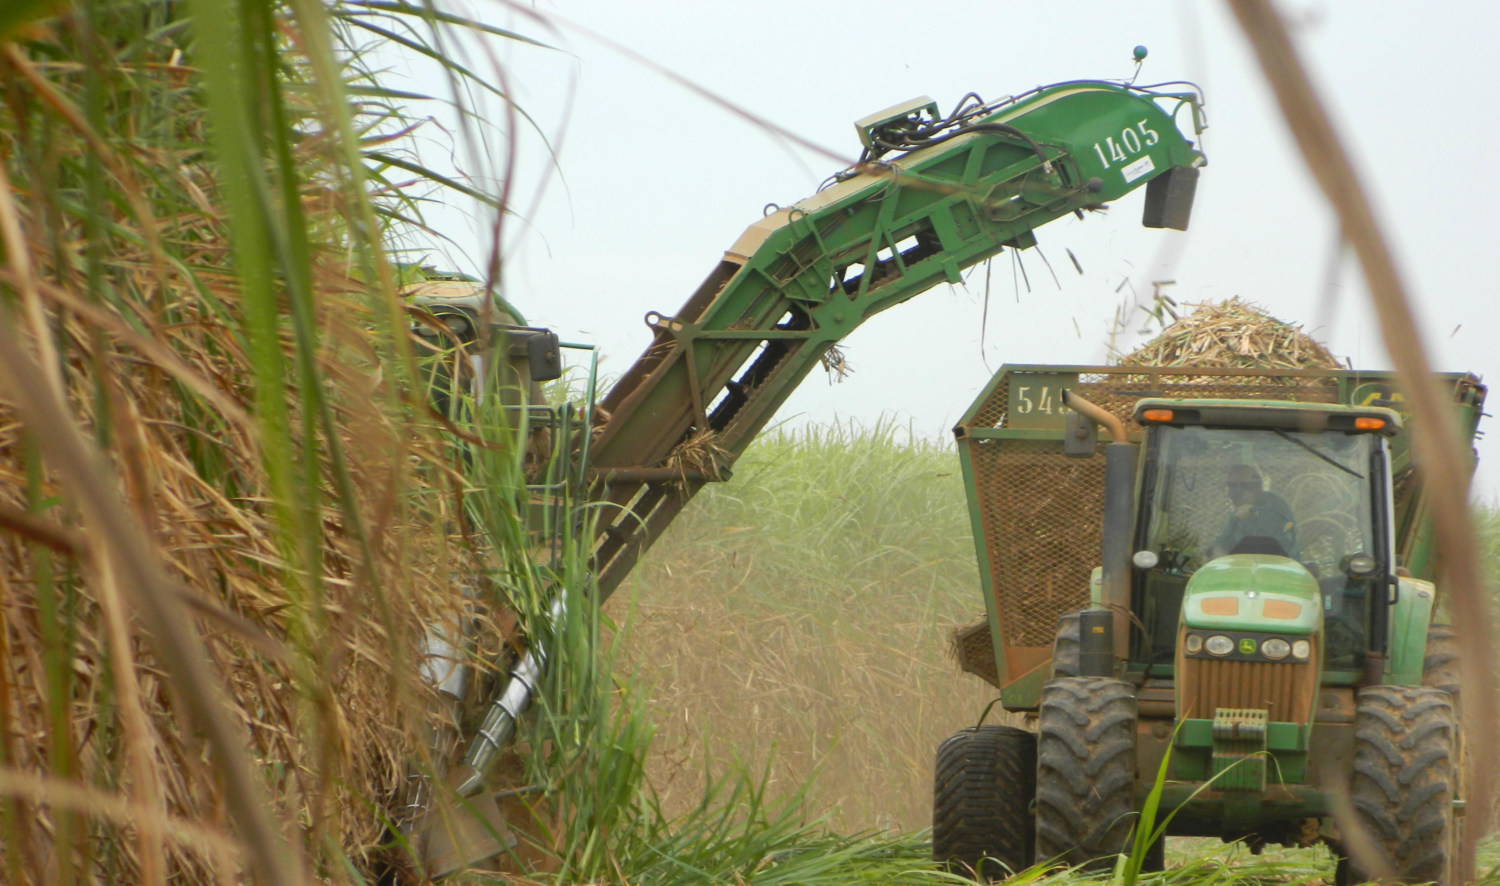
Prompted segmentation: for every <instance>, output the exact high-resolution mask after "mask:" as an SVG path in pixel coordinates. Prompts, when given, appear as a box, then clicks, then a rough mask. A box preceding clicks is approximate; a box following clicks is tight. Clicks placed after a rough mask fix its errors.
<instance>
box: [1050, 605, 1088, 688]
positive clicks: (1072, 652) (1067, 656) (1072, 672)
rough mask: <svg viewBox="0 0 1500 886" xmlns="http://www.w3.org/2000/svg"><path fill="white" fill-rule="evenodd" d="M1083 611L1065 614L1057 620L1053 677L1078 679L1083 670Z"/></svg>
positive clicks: (1053, 650) (1053, 653)
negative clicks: (1081, 625) (1081, 624)
mask: <svg viewBox="0 0 1500 886" xmlns="http://www.w3.org/2000/svg"><path fill="white" fill-rule="evenodd" d="M1081 615H1082V613H1081V611H1080V610H1077V609H1075V610H1073V611H1072V612H1064V613H1063V614H1062V616H1061V617H1059V618H1058V619H1057V637H1056V638H1055V639H1054V640H1053V641H1052V676H1053V677H1054V678H1057V677H1076V676H1078V672H1079V671H1081V670H1083V667H1082V665H1081V664H1080V663H1079V662H1080V660H1081V655H1082V652H1081V648H1082V647H1081V643H1082V640H1081V637H1082V631H1083V629H1082V628H1081V627H1080V623H1081Z"/></svg>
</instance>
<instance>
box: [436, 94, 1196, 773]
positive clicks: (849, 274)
mask: <svg viewBox="0 0 1500 886" xmlns="http://www.w3.org/2000/svg"><path fill="white" fill-rule="evenodd" d="M1172 86H1177V84H1166V85H1165V87H1172ZM1163 89H1164V88H1158V89H1148V88H1139V87H1134V86H1130V85H1122V84H1120V83H1112V82H1101V81H1074V82H1067V83H1060V84H1056V85H1052V86H1046V87H1041V88H1037V89H1034V90H1032V91H1029V92H1026V93H1024V94H1021V95H1017V96H1014V97H1007V98H1005V99H1002V100H999V101H992V102H985V101H982V100H980V99H979V98H978V97H976V96H974V95H970V96H967V97H965V99H964V100H963V101H962V102H960V104H959V105H958V107H957V108H956V109H955V110H954V111H953V112H952V113H950V114H948V115H946V116H943V115H942V114H940V112H939V111H938V107H937V105H936V104H935V103H934V102H933V101H931V100H930V99H927V98H922V99H918V100H916V101H913V102H908V103H906V104H903V105H898V106H896V107H893V108H891V109H888V110H886V111H883V112H881V113H878V114H874V115H872V116H870V117H867V118H865V119H863V120H860V121H858V122H857V123H856V128H857V130H858V134H859V138H860V140H861V143H862V145H863V154H862V156H861V159H860V161H859V163H858V164H856V165H855V166H853V167H851V168H849V169H846V170H844V171H842V172H840V173H838V174H836V175H834V176H833V177H832V178H831V179H830V180H829V182H828V183H827V184H826V185H825V186H824V187H823V188H822V189H820V190H819V191H818V192H817V193H816V194H814V195H813V196H811V197H808V198H807V199H805V200H802V201H800V202H798V203H796V204H793V205H791V206H788V207H784V208H774V209H773V210H772V211H770V212H769V213H768V214H767V215H766V216H765V217H763V218H762V219H760V220H758V221H756V222H755V223H754V224H752V225H751V226H750V227H749V228H748V229H746V230H745V232H744V233H743V234H742V235H741V236H740V237H739V239H738V240H736V241H735V242H734V244H733V245H732V246H731V247H730V249H729V250H728V251H727V252H726V253H725V254H724V257H723V258H722V259H721V260H720V261H719V263H718V265H717V266H716V267H714V269H713V270H712V272H711V273H710V274H709V275H708V277H707V279H705V280H704V282H703V284H702V285H701V286H699V287H698V289H697V290H696V291H695V292H694V293H693V294H692V296H691V297H690V298H689V299H688V300H687V302H686V304H684V305H683V306H682V307H681V308H680V309H678V311H677V312H676V313H675V314H670V315H668V314H661V313H657V312H651V313H648V314H646V318H645V319H646V324H647V326H648V327H650V330H651V334H652V341H651V344H650V345H649V347H647V348H646V350H645V353H644V354H642V355H641V357H640V358H639V359H638V360H637V361H636V362H635V364H634V365H632V366H631V367H630V368H629V369H628V370H627V371H626V372H625V373H624V375H623V376H622V377H621V378H620V379H619V381H618V382H616V383H615V385H614V386H613V387H612V388H611V389H610V390H609V392H608V394H607V395H606V396H605V397H604V399H603V401H602V403H601V404H600V406H599V409H598V410H597V413H596V417H595V423H596V424H597V427H595V428H594V431H593V434H592V436H591V447H592V448H591V451H590V453H589V464H588V466H587V470H586V472H584V473H583V475H582V476H583V487H582V488H581V489H580V490H579V497H580V499H581V500H583V501H586V502H587V503H588V510H589V513H590V514H591V517H592V519H593V521H594V522H593V531H594V538H593V547H592V566H593V570H594V574H595V576H596V579H597V600H596V602H600V603H602V602H603V600H605V599H606V598H608V597H609V595H610V594H611V593H613V592H614V590H615V589H616V588H617V587H619V585H620V583H621V581H622V580H623V579H624V578H625V576H626V575H627V574H628V573H629V571H630V569H631V568H632V567H633V566H634V565H635V563H636V562H637V560H638V559H639V557H640V556H641V554H642V552H644V551H645V550H646V549H647V548H648V547H649V546H650V545H651V543H652V542H653V541H654V540H655V539H656V538H657V537H658V536H659V535H660V534H661V533H662V531H663V530H664V529H665V528H666V527H667V525H668V524H669V523H670V522H671V521H672V519H673V518H674V517H675V516H676V515H677V514H678V513H679V512H680V511H681V510H682V508H683V506H684V505H685V504H687V502H688V501H689V500H691V499H692V497H693V495H694V494H695V493H697V491H698V490H699V489H701V488H702V487H703V486H704V484H706V483H711V482H716V481H721V480H725V479H727V478H728V477H729V475H730V472H731V469H732V467H733V465H734V462H735V460H736V459H737V458H738V457H739V456H740V454H741V453H743V452H744V450H745V448H746V447H747V446H748V445H749V443H750V442H751V441H752V440H753V439H754V438H755V436H756V435H757V434H759V433H760V432H761V430H762V429H763V428H765V426H766V425H767V423H768V422H769V421H770V420H771V418H772V417H773V415H774V414H775V412H776V410H777V408H778V407H779V406H780V405H781V404H782V403H783V402H785V400H786V399H787V397H789V396H790V395H791V393H792V392H793V390H794V389H795V388H796V387H797V385H798V384H800V383H801V382H802V380H803V379H804V378H805V377H806V376H807V375H808V373H810V372H811V371H812V370H813V368H814V367H816V366H818V365H819V364H820V362H821V361H823V360H824V359H825V358H826V357H828V356H829V352H830V350H831V349H833V348H834V347H835V345H837V344H838V343H839V342H840V341H841V340H842V339H844V338H845V337H846V336H847V335H849V334H850V333H851V332H853V331H854V330H855V329H856V328H857V327H858V326H859V325H860V324H861V323H863V322H864V321H865V320H866V319H867V318H869V317H871V316H873V315H874V314H876V313H878V312H880V311H883V310H885V309H886V308H890V307H893V306H895V305H897V304H900V303H901V302H904V301H906V300H907V299H910V298H912V297H913V296H916V295H918V294H920V293H922V292H924V291H926V290H928V289H930V288H932V287H933V286H935V285H937V284H939V283H945V282H946V283H953V284H956V283H959V282H960V281H961V279H962V276H961V275H962V273H963V271H964V270H965V269H966V268H968V267H970V266H973V265H975V264H976V263H978V262H982V261H984V260H985V259H988V258H990V257H992V256H994V255H996V254H998V253H1000V252H1001V251H1002V250H1003V249H1006V248H1010V249H1018V250H1019V249H1026V248H1029V247H1031V246H1033V245H1035V243H1036V238H1035V235H1034V233H1033V232H1034V231H1035V229H1036V228H1038V227H1040V226H1041V225H1044V224H1046V223H1048V222H1051V221H1053V220H1055V219H1058V218H1061V217H1064V216H1067V215H1072V214H1077V215H1078V216H1079V217H1082V216H1084V214H1085V213H1087V212H1089V211H1092V210H1097V209H1101V208H1103V207H1104V206H1105V205H1106V204H1107V203H1109V202H1110V201H1113V200H1116V199H1118V198H1120V197H1122V196H1124V195H1125V194H1127V193H1129V192H1131V191H1133V190H1135V189H1137V188H1140V187H1142V186H1145V187H1146V195H1145V197H1146V199H1145V212H1144V219H1143V221H1144V224H1145V225H1146V226H1148V227H1159V228H1162V227H1164V228H1176V229H1179V230H1181V229H1186V227H1187V222H1188V217H1189V212H1190V209H1191V205H1192V199H1193V193H1194V187H1195V184H1196V180H1197V176H1198V171H1199V168H1200V167H1201V166H1203V165H1204V158H1203V155H1202V154H1201V153H1200V152H1199V151H1198V150H1197V149H1196V148H1195V146H1194V143H1193V142H1192V141H1191V140H1189V136H1187V135H1184V133H1183V131H1181V130H1180V129H1179V123H1178V121H1179V118H1181V123H1182V125H1183V126H1184V127H1186V128H1188V129H1190V130H1191V133H1192V137H1194V138H1196V136H1197V134H1198V132H1200V131H1201V129H1202V128H1203V125H1204V120H1203V116H1202V103H1201V97H1200V96H1199V94H1198V93H1197V92H1196V90H1195V89H1193V88H1190V87H1189V86H1188V85H1182V86H1181V87H1180V91H1170V90H1169V89H1167V90H1166V91H1163ZM564 457H571V456H570V455H568V456H564ZM554 608H555V607H554ZM545 659H546V652H545V650H542V649H537V648H535V647H533V649H532V650H531V651H530V652H529V653H528V654H527V658H526V659H524V660H523V661H522V668H521V670H522V673H519V674H518V675H517V681H515V682H512V684H511V685H509V686H507V687H505V688H502V689H501V691H500V693H499V696H498V698H497V700H496V702H495V703H494V705H493V707H492V708H491V709H490V713H489V716H488V717H487V718H486V720H485V722H484V724H483V725H482V727H481V728H480V730H479V734H478V735H477V736H476V737H475V738H474V739H473V740H472V742H471V743H470V744H469V746H468V750H467V752H466V754H465V756H464V763H463V767H464V772H465V773H466V775H465V777H464V778H463V779H462V780H461V788H460V792H461V793H478V792H479V791H481V790H482V788H483V785H484V781H485V776H486V773H487V772H488V771H489V769H490V767H491V766H492V765H493V763H494V761H495V759H496V757H497V755H498V754H499V751H500V749H501V748H502V747H503V746H504V745H505V743H506V742H507V741H509V740H510V738H511V737H512V736H513V734H514V731H515V727H516V721H517V719H518V718H519V717H520V716H521V714H522V713H523V712H524V711H525V709H526V707H527V705H528V704H529V701H530V698H531V696H532V694H533V689H534V687H535V684H536V681H537V679H538V676H539V673H540V667H539V665H540V663H542V662H544V661H545Z"/></svg>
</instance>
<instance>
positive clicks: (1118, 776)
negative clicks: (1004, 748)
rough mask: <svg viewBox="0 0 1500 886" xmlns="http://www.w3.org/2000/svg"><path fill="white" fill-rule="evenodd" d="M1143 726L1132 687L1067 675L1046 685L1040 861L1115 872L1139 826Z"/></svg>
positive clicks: (1040, 742)
mask: <svg viewBox="0 0 1500 886" xmlns="http://www.w3.org/2000/svg"><path fill="white" fill-rule="evenodd" d="M1135 724H1136V703H1135V693H1134V691H1133V688H1132V687H1131V685H1130V684H1129V683H1125V682H1122V681H1120V680H1110V679H1108V678H1105V677H1065V678H1062V679H1059V680H1053V681H1051V682H1050V683H1048V684H1047V685H1046V686H1044V687H1042V703H1041V711H1040V713H1039V714H1038V727H1039V728H1038V733H1037V774H1036V856H1037V859H1038V860H1050V859H1061V860H1062V861H1063V862H1065V863H1067V864H1069V865H1073V866H1081V867H1087V868H1091V869H1105V870H1107V869H1109V868H1110V867H1112V866H1113V865H1114V857H1115V856H1116V855H1118V854H1119V853H1120V852H1123V851H1125V850H1126V848H1127V846H1128V840H1129V837H1130V833H1131V829H1132V826H1133V825H1134V824H1135V820H1136V816H1135ZM1147 861H1148V862H1149V861H1150V859H1149V858H1148V859H1147Z"/></svg>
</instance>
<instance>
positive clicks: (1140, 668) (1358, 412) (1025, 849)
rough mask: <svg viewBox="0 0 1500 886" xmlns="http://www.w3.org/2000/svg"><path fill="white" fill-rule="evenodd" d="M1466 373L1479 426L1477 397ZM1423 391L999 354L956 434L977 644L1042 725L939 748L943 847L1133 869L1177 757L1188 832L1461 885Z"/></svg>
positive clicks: (1011, 701) (982, 668) (1466, 394)
mask: <svg viewBox="0 0 1500 886" xmlns="http://www.w3.org/2000/svg"><path fill="white" fill-rule="evenodd" d="M1446 380H1447V381H1448V382H1449V383H1450V385H1451V390H1452V392H1453V396H1454V406H1455V414H1456V418H1457V420H1460V421H1462V422H1463V423H1464V427H1465V429H1466V430H1467V431H1468V432H1469V433H1470V435H1471V436H1472V434H1473V432H1474V430H1475V429H1476V426H1477V423H1478V419H1479V415H1480V413H1481V411H1482V406H1483V400H1484V388H1483V386H1481V385H1480V384H1479V383H1478V382H1477V380H1475V379H1474V378H1473V377H1471V376H1449V377H1447V378H1446ZM1402 402H1403V401H1402V399H1401V397H1400V394H1399V393H1398V392H1397V391H1396V389H1395V388H1394V387H1393V385H1392V383H1391V380H1390V379H1388V378H1383V377H1378V376H1371V375H1370V374H1368V373H1355V372H1342V371H1315V370H1264V371H1262V370H1205V369H1201V368H1198V369H1194V368H1143V367H1005V368H1002V370H1001V372H1000V373H999V374H998V375H997V376H996V378H995V380H994V381H993V382H992V383H991V385H990V387H989V388H988V389H987V390H986V391H985V393H984V394H983V395H981V397H980V398H979V400H978V401H977V402H976V403H975V404H974V406H973V407H972V408H971V410H970V412H969V414H968V415H967V416H966V417H965V420H964V423H963V424H961V425H960V427H959V429H958V434H959V445H960V452H961V455H962V458H963V464H964V471H965V479H966V481H967V485H968V489H969V492H970V496H971V499H970V500H971V506H972V514H973V520H974V529H975V538H976V540H977V544H978V547H979V553H980V561H981V564H982V568H981V574H982V577H983V582H984V590H985V598H986V603H987V610H988V618H987V622H986V625H983V626H976V628H975V629H972V630H970V631H968V632H967V633H966V634H961V635H960V637H959V646H960V658H961V661H962V662H963V665H964V667H965V669H966V670H969V671H971V672H973V673H976V674H979V675H980V676H983V677H985V678H986V679H988V680H990V681H991V682H992V683H994V684H995V685H996V686H998V687H999V688H1000V689H1001V701H1002V703H1003V705H1004V707H1005V708H1006V709H1008V710H1011V711H1021V712H1025V713H1026V722H1027V725H1028V726H1029V727H1031V728H1027V729H1023V728H1017V727H1010V726H995V725H989V726H986V725H981V726H978V727H975V728H972V729H968V730H964V731H963V732H960V733H958V734H957V735H954V736H953V737H951V738H949V739H948V740H947V741H946V742H944V743H943V745H942V746H941V747H940V748H939V749H938V754H937V770H936V785H935V794H934V811H933V852H934V855H935V857H936V858H938V859H939V860H943V861H947V862H950V863H954V864H956V865H958V866H964V867H968V868H973V869H976V870H979V871H980V872H982V873H986V874H988V875H991V876H994V875H997V874H1000V873H1003V871H1004V870H1020V869H1022V868H1024V867H1027V866H1029V865H1030V864H1032V863H1033V862H1048V861H1054V860H1057V861H1061V862H1064V863H1067V864H1071V865H1081V866H1093V867H1101V866H1102V867H1108V866H1112V865H1113V864H1114V863H1115V860H1116V858H1117V857H1118V856H1119V855H1120V854H1121V853H1123V852H1127V851H1128V850H1129V848H1130V840H1131V835H1132V832H1133V830H1134V829H1135V827H1136V825H1137V810H1140V809H1141V808H1142V804H1143V802H1144V800H1145V798H1146V796H1147V795H1148V794H1149V793H1150V792H1151V791H1152V790H1153V789H1154V788H1155V787H1156V783H1157V781H1158V779H1157V774H1158V772H1159V771H1163V768H1162V767H1163V764H1164V761H1165V770H1164V771H1165V772H1166V773H1167V780H1166V781H1165V783H1164V784H1163V785H1162V787H1161V812H1162V818H1165V817H1166V816H1168V815H1170V821H1169V823H1168V825H1167V827H1166V830H1165V833H1167V834H1171V835H1174V836H1176V835H1181V836H1208V837H1220V838H1223V839H1225V840H1245V841H1247V842H1248V843H1249V844H1250V845H1251V847H1252V849H1255V850H1257V851H1258V848H1259V847H1260V846H1264V845H1266V844H1284V845H1290V846H1308V845H1312V844H1314V843H1319V842H1322V843H1327V844H1328V845H1329V846H1330V847H1331V848H1332V849H1333V851H1334V852H1335V853H1336V855H1337V856H1338V858H1339V864H1338V869H1337V879H1338V881H1339V882H1340V883H1341V884H1342V883H1356V882H1363V881H1366V880H1370V879H1377V878H1379V879H1387V880H1395V881H1400V882H1407V883H1424V882H1457V881H1458V880H1457V879H1456V877H1457V874H1456V872H1458V871H1461V870H1464V869H1466V868H1465V867H1464V866H1463V865H1462V864H1461V862H1460V859H1459V853H1458V849H1457V847H1458V846H1459V845H1460V843H1461V840H1460V828H1461V825H1462V812H1463V802H1462V797H1463V791H1462V788H1461V784H1462V765H1461V746H1460V745H1461V741H1460V730H1459V723H1458V718H1457V680H1456V674H1455V656H1454V653H1453V648H1452V634H1451V632H1450V631H1449V629H1448V628H1447V627H1446V626H1444V625H1440V624H1436V623H1435V622H1434V617H1433V614H1434V604H1435V602H1436V589H1435V587H1434V586H1433V584H1432V583H1431V582H1430V581H1426V580H1424V577H1426V576H1430V575H1431V574H1433V572H1434V571H1435V563H1434V560H1433V552H1432V550H1431V541H1430V537H1431V528H1430V521H1429V520H1428V519H1427V507H1426V499H1425V496H1424V493H1423V491H1422V489H1421V487H1420V484H1419V481H1418V478H1417V476H1416V475H1415V473H1414V472H1413V464H1412V459H1411V451H1410V446H1409V434H1408V432H1407V429H1406V426H1405V423H1404V420H1403V415H1402V413H1401V411H1400V406H1401V405H1402ZM1127 422H1129V427H1128V428H1127ZM1100 425H1103V426H1105V427H1107V428H1109V429H1110V432H1111V436H1112V438H1113V441H1114V442H1110V443H1102V444H1101V443H1098V442H1097V441H1096V438H1097V428H1098V426H1100ZM1099 450H1102V451H1103V455H1104V457H1103V458H1102V459H1101V458H1097V457H1094V456H1096V453H1097V452H1098V451H1099ZM1101 523H1102V526H1101ZM1089 563H1100V564H1102V565H1101V566H1100V567H1098V568H1094V569H1093V570H1092V572H1091V573H1089V572H1088V571H1087V570H1088V568H1089V567H1088V566H1087V565H1085V564H1089ZM985 628H987V630H986V629H985ZM1157 824H1158V826H1159V825H1160V824H1161V821H1160V820H1158V822H1157ZM1163 843H1164V841H1161V840H1158V841H1156V842H1155V843H1154V844H1152V845H1151V846H1150V848H1149V849H1148V851H1147V852H1146V854H1145V858H1144V859H1142V861H1143V864H1144V866H1145V868H1146V869H1148V870H1149V869H1152V868H1159V867H1160V866H1161V865H1162V862H1163ZM987 866H988V867H987Z"/></svg>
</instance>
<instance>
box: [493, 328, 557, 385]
mask: <svg viewBox="0 0 1500 886" xmlns="http://www.w3.org/2000/svg"><path fill="white" fill-rule="evenodd" d="M497 331H498V334H501V335H504V336H505V339H504V341H505V356H506V357H507V358H509V359H515V358H517V357H525V358H526V369H527V371H528V372H530V373H531V380H532V381H552V380H553V379H555V378H560V377H561V376H562V349H561V348H560V347H559V346H558V339H557V333H555V332H553V331H552V330H550V329H537V328H534V327H530V326H498V327H497Z"/></svg>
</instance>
